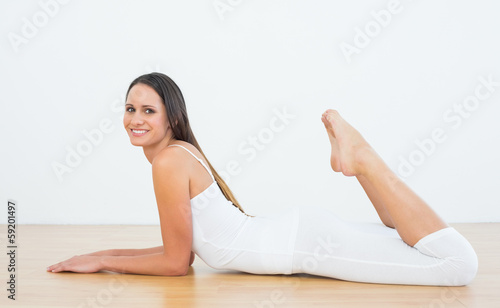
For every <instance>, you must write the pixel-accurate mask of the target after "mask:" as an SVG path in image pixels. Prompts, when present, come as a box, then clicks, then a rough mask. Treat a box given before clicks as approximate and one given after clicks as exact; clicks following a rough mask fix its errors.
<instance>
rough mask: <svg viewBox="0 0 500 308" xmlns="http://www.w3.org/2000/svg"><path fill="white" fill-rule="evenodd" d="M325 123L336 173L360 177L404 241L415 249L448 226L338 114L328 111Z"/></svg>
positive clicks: (385, 218) (324, 114)
mask: <svg viewBox="0 0 500 308" xmlns="http://www.w3.org/2000/svg"><path fill="white" fill-rule="evenodd" d="M322 121H323V123H324V124H325V127H326V129H327V132H328V136H329V138H330V142H331V143H332V157H331V165H332V168H333V170H334V171H336V172H342V173H343V174H344V175H346V176H356V177H357V178H358V180H359V181H360V184H361V185H362V186H363V188H364V189H365V192H366V193H367V195H368V197H369V199H370V200H371V201H372V203H373V205H374V207H375V209H376V210H377V213H378V214H379V216H380V218H381V219H382V221H383V222H384V224H386V225H388V226H391V227H395V228H396V230H397V231H398V233H399V235H400V236H401V238H402V239H403V241H405V242H406V243H407V244H408V245H410V246H413V245H415V244H416V243H417V242H418V241H419V240H420V239H422V238H423V237H425V236H426V235H429V234H431V233H433V232H436V231H438V230H441V229H443V228H446V227H447V224H446V223H445V222H443V220H442V219H441V218H440V217H439V216H438V215H437V214H436V213H435V212H434V211H433V210H432V209H431V208H430V207H429V206H428V205H427V204H426V203H425V201H423V200H422V199H421V198H420V197H419V196H418V195H417V194H415V193H414V192H413V191H412V190H411V189H410V188H409V187H408V186H407V185H406V184H405V183H404V182H403V181H401V179H399V178H398V177H397V175H396V174H395V173H394V172H392V170H390V168H389V167H388V166H387V165H386V164H385V163H384V161H383V160H382V159H381V158H380V156H378V154H377V153H376V152H375V150H374V149H373V148H372V147H371V146H370V145H369V144H368V143H367V142H366V141H365V139H364V138H363V137H362V136H361V134H360V133H359V132H358V131H357V130H356V129H354V128H353V127H352V126H351V125H350V124H349V123H347V122H346V121H345V120H344V119H343V118H342V117H341V116H340V115H339V113H338V112H337V111H335V110H331V109H329V110H327V111H326V112H325V113H323V116H322Z"/></svg>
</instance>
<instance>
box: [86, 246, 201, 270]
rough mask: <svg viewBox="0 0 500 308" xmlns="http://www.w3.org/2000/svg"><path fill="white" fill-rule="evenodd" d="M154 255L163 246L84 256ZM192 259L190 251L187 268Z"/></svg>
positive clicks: (104, 251) (118, 250)
mask: <svg viewBox="0 0 500 308" xmlns="http://www.w3.org/2000/svg"><path fill="white" fill-rule="evenodd" d="M154 253H163V246H157V247H152V248H144V249H107V250H100V251H96V252H92V253H88V254H84V256H143V255H149V254H154ZM194 258H195V254H194V252H192V251H191V256H190V257H189V266H191V265H193V262H194Z"/></svg>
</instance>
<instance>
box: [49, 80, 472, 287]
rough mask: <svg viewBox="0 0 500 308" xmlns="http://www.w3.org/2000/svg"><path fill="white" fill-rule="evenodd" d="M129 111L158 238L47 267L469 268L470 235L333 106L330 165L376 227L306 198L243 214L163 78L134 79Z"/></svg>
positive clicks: (181, 270) (412, 273) (329, 271)
mask: <svg viewBox="0 0 500 308" xmlns="http://www.w3.org/2000/svg"><path fill="white" fill-rule="evenodd" d="M125 108H126V113H125V115H124V118H123V124H124V128H125V129H126V130H127V133H128V135H129V137H130V142H131V143H132V144H133V145H135V146H141V147H142V148H143V151H144V154H145V156H146V158H147V160H148V161H149V162H150V163H151V164H152V171H153V185H154V191H155V195H156V202H157V206H158V214H159V217H160V226H161V235H162V241H163V245H162V246H159V247H154V248H149V249H118V250H104V251H98V252H95V253H91V254H87V255H83V256H75V257H73V258H71V259H69V260H66V261H63V262H60V263H58V264H55V265H52V266H50V267H49V268H48V269H47V270H48V271H51V272H61V271H72V272H85V273H90V272H97V271H101V270H109V271H115V272H121V273H135V274H146V275H168V276H178V275H186V273H187V272H188V268H189V266H190V265H191V264H192V263H193V260H194V256H195V254H196V255H198V256H199V257H200V258H201V259H202V260H203V261H205V262H206V263H207V264H208V265H210V266H211V267H213V268H216V269H232V270H239V271H243V272H248V273H254V274H294V273H307V274H313V275H319V276H325V277H331V278H337V279H343V280H351V281H359V282H370V283H392V284H416V285H446V286H458V285H465V284H468V283H469V282H471V281H472V279H473V278H474V277H475V275H476V272H477V266H478V264H477V256H476V254H475V252H474V249H473V248H472V246H471V245H470V244H469V242H468V241H467V240H466V239H465V238H464V237H463V236H462V235H461V234H459V233H458V232H457V231H456V230H455V229H454V228H452V227H449V226H448V225H447V224H446V223H445V222H444V221H442V220H441V218H440V217H439V216H438V215H436V213H435V212H434V211H433V210H432V209H431V208H430V207H429V206H428V205H427V204H426V203H425V202H424V201H423V200H422V199H421V198H420V197H419V196H417V195H416V194H415V193H414V192H413V191H412V190H411V189H410V188H409V187H408V186H406V184H405V183H404V182H403V181H401V180H400V179H399V178H398V177H397V176H396V175H395V174H394V173H393V172H392V171H391V170H390V169H389V167H388V166H387V165H386V164H385V163H384V161H383V160H382V159H381V158H380V157H379V156H378V154H377V153H376V152H375V150H374V149H373V148H372V147H371V146H370V145H369V144H368V142H367V141H366V140H365V139H364V138H363V136H362V135H361V134H360V133H359V132H358V131H357V130H356V129H355V128H354V127H352V126H351V125H350V124H349V123H348V122H347V121H345V120H344V119H343V118H342V117H341V116H340V114H339V113H338V112H337V111H335V110H331V109H329V110H326V111H325V112H324V113H323V114H322V116H321V121H322V122H323V124H324V126H325V129H326V132H327V135H328V138H329V140H330V144H331V150H332V152H331V161H330V163H331V167H332V169H333V171H335V172H342V174H344V175H346V176H355V177H356V178H357V180H358V181H359V183H360V185H361V186H362V188H363V189H364V190H365V192H366V194H367V196H368V198H369V199H370V201H371V202H372V203H373V206H374V208H375V210H376V211H377V213H378V215H379V217H380V219H381V221H382V222H383V224H384V225H385V226H382V225H380V226H379V228H378V229H377V228H373V226H371V225H363V224H353V223H349V222H345V221H343V220H341V219H339V218H337V217H336V216H335V215H334V214H333V213H331V212H330V211H328V210H326V209H323V208H319V207H315V206H312V205H307V206H300V207H293V208H291V209H290V210H289V211H287V212H286V213H283V214H282V215H279V216H275V217H254V216H249V215H247V214H245V212H244V211H243V209H242V208H241V207H240V205H239V204H238V202H237V200H236V198H234V196H233V194H232V193H231V190H230V189H229V188H228V187H227V185H226V183H225V182H224V181H223V180H222V178H221V177H220V176H219V175H218V173H217V172H216V171H215V170H214V168H213V167H212V165H211V164H210V162H209V161H208V160H207V158H206V157H205V155H204V154H203V152H202V150H201V148H200V146H199V145H198V142H197V141H196V139H195V137H194V134H193V132H192V130H191V127H190V124H189V120H188V117H187V111H186V105H185V103H184V99H183V96H182V93H181V91H180V90H179V88H178V87H177V85H176V84H175V83H174V82H173V81H172V79H170V78H169V77H167V76H166V75H164V74H160V73H151V74H146V75H143V76H140V77H138V78H137V79H135V80H134V81H133V82H132V84H131V85H130V87H129V89H128V91H127V99H126V103H125Z"/></svg>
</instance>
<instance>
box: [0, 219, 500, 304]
mask: <svg viewBox="0 0 500 308" xmlns="http://www.w3.org/2000/svg"><path fill="white" fill-rule="evenodd" d="M453 226H454V227H455V228H456V229H457V230H458V231H460V232H461V233H462V234H463V235H464V236H465V237H466V238H467V239H469V241H470V242H471V244H472V246H474V248H475V249H476V252H477V254H478V256H479V273H478V275H477V277H476V279H475V280H474V281H473V283H472V284H470V285H468V286H466V287H422V286H398V285H382V284H366V283H354V282H346V281H340V280H335V279H329V278H321V277H314V276H308V275H292V276H281V275H273V276H260V275H251V274H243V273H238V272H232V271H217V270H214V269H211V268H210V267H208V266H207V265H206V264H205V263H203V261H201V260H200V259H198V258H197V259H196V261H195V263H194V264H193V267H192V268H191V269H190V272H189V274H188V275H187V276H183V277H154V276H143V275H122V274H115V273H109V272H103V273H96V274H75V273H59V274H54V273H48V272H46V271H45V268H46V267H47V266H48V265H51V264H53V263H56V262H59V261H61V260H63V259H66V258H69V257H71V256H73V255H77V254H83V253H87V252H91V251H95V250H101V249H108V248H144V247H152V246H157V245H160V244H161V237H160V230H159V227H156V226H60V225H58V226H47V225H20V226H18V229H17V236H18V238H17V240H18V251H17V253H18V256H17V264H16V267H17V272H18V277H17V279H18V280H17V287H16V291H17V294H16V301H15V302H14V301H11V300H8V299H7V295H8V294H7V291H6V289H7V288H6V286H8V284H7V283H6V282H7V280H8V274H9V273H8V271H7V267H8V262H9V259H8V256H7V244H6V233H7V232H6V230H7V227H6V225H0V243H1V244H2V246H3V247H2V250H4V251H5V252H3V253H1V255H0V281H1V282H2V287H1V288H0V289H1V291H0V294H1V297H0V307H80V308H81V307H144V308H152V307H167V306H169V307H263V308H271V307H482V308H485V307H500V223H494V224H453Z"/></svg>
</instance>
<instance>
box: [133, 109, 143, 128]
mask: <svg viewBox="0 0 500 308" xmlns="http://www.w3.org/2000/svg"><path fill="white" fill-rule="evenodd" d="M143 123H144V120H143V119H142V116H141V114H140V113H139V112H136V113H134V115H133V116H132V124H133V125H134V126H136V125H142V124H143Z"/></svg>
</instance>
